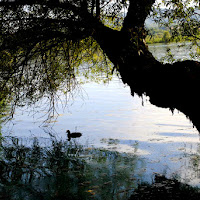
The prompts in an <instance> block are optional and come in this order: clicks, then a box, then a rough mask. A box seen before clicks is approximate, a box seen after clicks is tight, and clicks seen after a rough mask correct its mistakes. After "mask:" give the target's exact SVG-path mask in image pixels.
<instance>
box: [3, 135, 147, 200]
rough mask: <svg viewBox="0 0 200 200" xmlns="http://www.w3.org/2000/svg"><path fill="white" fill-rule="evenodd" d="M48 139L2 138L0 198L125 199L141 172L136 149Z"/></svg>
mask: <svg viewBox="0 0 200 200" xmlns="http://www.w3.org/2000/svg"><path fill="white" fill-rule="evenodd" d="M26 143H27V141H26ZM29 143H30V141H29ZM49 144H50V146H48V147H47V146H45V147H42V146H41V145H40V144H39V142H38V140H37V139H34V140H33V142H32V144H31V146H29V147H28V146H27V145H24V142H23V140H20V139H19V138H13V137H12V138H10V137H9V138H7V139H6V140H4V142H3V145H2V151H1V155H2V157H1V159H0V169H1V174H0V198H1V199H15V200H18V199H19V200H21V199H91V198H92V199H93V198H94V199H102V200H103V199H127V198H128V197H129V196H130V194H131V193H132V192H133V189H134V188H135V187H136V186H137V183H138V179H141V177H142V176H143V173H142V171H141V169H142V168H143V167H144V165H145V163H144V161H143V160H141V159H140V158H139V157H138V156H137V155H130V154H127V153H123V154H120V153H118V152H116V151H108V150H105V149H97V148H83V146H81V145H78V144H77V143H72V142H68V141H61V140H60V141H58V140H56V139H55V138H52V140H51V142H50V143H49ZM138 171H140V173H138Z"/></svg>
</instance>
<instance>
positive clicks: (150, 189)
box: [129, 175, 200, 200]
mask: <svg viewBox="0 0 200 200" xmlns="http://www.w3.org/2000/svg"><path fill="white" fill-rule="evenodd" d="M198 199H200V189H199V188H196V187H191V186H189V185H187V184H183V183H180V182H179V181H177V180H176V179H168V178H166V177H165V176H163V175H156V176H155V178H154V182H153V183H152V184H147V183H146V184H145V183H143V184H140V185H139V186H138V188H137V189H136V190H135V191H134V193H133V195H132V196H131V197H130V198H129V200H198Z"/></svg>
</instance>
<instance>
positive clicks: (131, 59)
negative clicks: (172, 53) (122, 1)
mask: <svg viewBox="0 0 200 200" xmlns="http://www.w3.org/2000/svg"><path fill="white" fill-rule="evenodd" d="M126 26H127V27H128V28H123V29H122V31H114V30H111V29H109V28H107V27H105V26H104V25H103V24H99V25H98V26H97V28H96V32H95V33H94V35H93V37H94V38H95V39H96V40H97V41H98V43H99V44H100V46H101V48H102V49H103V51H104V52H105V53H106V54H107V56H108V58H109V59H110V60H111V62H112V63H113V64H114V65H115V68H116V69H117V70H118V71H119V73H120V74H121V77H122V80H123V82H124V83H127V84H128V85H129V86H130V88H131V93H132V95H134V93H137V94H138V95H140V96H141V95H143V94H145V95H147V96H149V98H150V102H151V103H152V104H154V105H156V106H159V107H163V108H170V109H171V110H174V109H178V110H179V111H181V112H183V113H184V114H185V115H186V116H187V117H189V118H190V120H191V121H192V122H193V124H194V125H195V126H196V128H197V129H198V131H200V115H199V113H200V104H199V102H200V96H199V94H198V90H199V85H200V63H199V62H196V61H183V62H176V63H174V64H165V65H164V64H162V63H160V62H158V61H157V60H156V59H155V58H154V57H153V55H152V54H151V53H150V52H149V50H148V46H147V45H146V44H145V41H144V38H145V30H144V27H143V26H140V27H138V23H137V26H134V24H132V25H131V26H132V27H133V28H132V29H131V28H130V27H131V26H130V24H129V26H128V25H126Z"/></svg>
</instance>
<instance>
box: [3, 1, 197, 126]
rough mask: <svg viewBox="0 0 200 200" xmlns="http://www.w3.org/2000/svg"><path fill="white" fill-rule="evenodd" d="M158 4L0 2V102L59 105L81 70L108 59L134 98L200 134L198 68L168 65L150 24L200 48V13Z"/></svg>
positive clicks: (186, 6) (180, 63)
mask: <svg viewBox="0 0 200 200" xmlns="http://www.w3.org/2000/svg"><path fill="white" fill-rule="evenodd" d="M154 3H155V0H150V1H147V0H121V1H101V0H97V1H93V0H75V1H70V0H64V1H41V2H40V1H35V0H31V1H23V0H13V1H6V0H2V1H1V2H0V17H1V19H0V20H1V32H0V45H1V46H0V56H1V61H0V66H1V71H0V74H1V79H0V82H1V88H0V89H1V91H2V93H1V96H0V99H5V98H8V99H9V100H10V101H11V100H12V102H14V103H13V108H15V106H17V105H21V106H22V105H23V103H19V102H20V101H21V102H24V103H28V104H31V102H37V101H38V99H40V98H42V97H43V96H48V97H49V99H50V104H51V105H54V103H55V102H54V100H55V99H56V98H57V97H58V96H56V91H57V90H58V89H61V88H62V90H64V91H63V92H64V93H65V94H70V93H71V92H72V91H73V90H74V89H75V88H76V85H77V81H76V74H79V73H80V72H82V71H83V69H81V70H80V69H79V68H80V66H83V64H84V63H88V62H91V60H93V61H95V62H98V60H97V59H96V57H101V58H102V59H101V61H102V60H104V61H105V62H104V63H105V65H104V69H105V68H106V66H107V65H106V63H107V58H109V60H110V61H111V62H112V64H113V67H114V69H116V70H117V71H118V72H119V73H120V75H121V77H122V80H123V82H124V83H127V84H128V85H129V86H130V88H131V91H132V94H134V93H137V94H139V95H142V94H146V95H147V96H149V97H150V102H151V103H152V104H154V105H156V106H160V107H168V108H170V109H171V110H173V109H178V110H180V111H181V112H183V113H184V114H185V115H186V116H187V117H189V118H190V120H191V121H192V122H193V124H194V125H195V126H196V127H197V129H198V130H200V119H199V114H198V113H199V111H200V107H199V95H198V86H199V81H200V70H199V68H200V63H199V61H192V60H188V61H178V62H176V63H173V64H163V63H161V62H159V61H157V60H156V59H155V58H154V57H153V55H152V54H151V52H150V51H149V49H148V46H147V45H146V42H145V38H146V36H147V30H146V27H145V20H146V18H147V17H149V15H152V16H153V17H154V20H155V21H156V22H158V23H160V24H161V25H163V24H165V25H166V26H167V27H168V28H169V29H170V31H171V34H172V36H173V37H176V36H177V35H182V36H184V37H185V38H186V39H187V38H189V39H190V40H191V41H192V43H193V44H195V45H197V46H199V44H198V38H199V18H198V17H197V15H198V12H197V11H198V8H197V7H196V8H194V6H193V7H191V5H190V4H188V2H187V1H185V2H182V1H169V2H167V3H166V4H167V6H168V8H169V9H164V10H162V9H161V8H160V7H159V5H158V7H156V6H155V4H154ZM196 6H197V5H196ZM155 7H156V9H155ZM123 11H124V13H123ZM172 11H173V12H172ZM177 13H179V14H178V15H177ZM183 22H184V23H183ZM113 24H114V28H112V26H113ZM97 55H98V56H97ZM88 69H90V70H91V71H92V69H93V66H91V65H90V67H89V66H88ZM104 69H103V68H101V70H104ZM101 70H99V71H101ZM111 71H112V70H111ZM85 75H86V76H87V77H88V74H87V73H85ZM63 88H65V89H63ZM11 96H12V97H11ZM52 107H53V106H52ZM50 110H51V109H50Z"/></svg>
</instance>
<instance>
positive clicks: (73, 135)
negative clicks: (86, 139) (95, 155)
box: [66, 130, 82, 141]
mask: <svg viewBox="0 0 200 200" xmlns="http://www.w3.org/2000/svg"><path fill="white" fill-rule="evenodd" d="M66 133H67V137H68V141H70V140H71V138H78V137H81V136H82V133H79V132H72V133H70V130H67V131H66Z"/></svg>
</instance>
